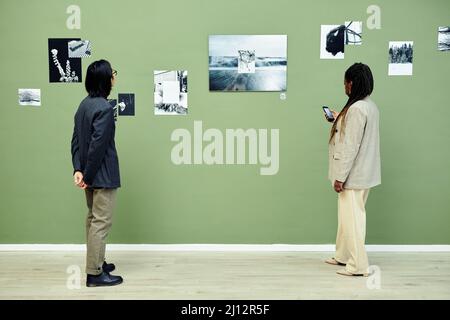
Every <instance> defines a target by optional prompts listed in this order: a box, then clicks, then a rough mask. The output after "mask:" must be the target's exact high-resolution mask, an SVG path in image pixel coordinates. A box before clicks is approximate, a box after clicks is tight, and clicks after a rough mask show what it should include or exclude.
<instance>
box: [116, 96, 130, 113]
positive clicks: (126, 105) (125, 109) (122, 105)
mask: <svg viewBox="0 0 450 320" xmlns="http://www.w3.org/2000/svg"><path fill="white" fill-rule="evenodd" d="M118 101H119V102H118V104H117V108H118V112H119V116H134V93H119V99H118Z"/></svg>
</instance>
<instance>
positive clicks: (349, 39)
mask: <svg viewBox="0 0 450 320" xmlns="http://www.w3.org/2000/svg"><path fill="white" fill-rule="evenodd" d="M344 42H345V44H346V45H354V46H357V45H361V44H362V21H345V30H344Z"/></svg>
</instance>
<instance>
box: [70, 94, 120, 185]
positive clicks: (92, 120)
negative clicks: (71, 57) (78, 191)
mask: <svg viewBox="0 0 450 320" xmlns="http://www.w3.org/2000/svg"><path fill="white" fill-rule="evenodd" d="M74 122H75V126H74V129H73V136H72V164H73V169H74V173H75V172H76V171H81V172H82V173H83V180H84V182H85V183H86V184H87V185H88V186H89V187H91V188H118V187H120V174H119V159H118V157H117V151H116V145H115V142H114V134H115V131H116V124H115V122H114V110H113V108H112V107H111V105H110V104H109V103H108V101H107V100H106V99H105V98H101V97H96V98H91V97H89V96H88V97H86V98H85V99H84V100H83V101H81V103H80V106H79V107H78V110H77V112H76V114H75V118H74Z"/></svg>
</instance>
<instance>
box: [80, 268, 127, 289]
mask: <svg viewBox="0 0 450 320" xmlns="http://www.w3.org/2000/svg"><path fill="white" fill-rule="evenodd" d="M122 282H123V279H122V277H121V276H113V275H110V274H109V273H106V272H104V271H103V272H102V273H100V274H99V275H98V276H94V275H92V274H88V275H87V278H86V287H109V286H115V285H118V284H121V283H122Z"/></svg>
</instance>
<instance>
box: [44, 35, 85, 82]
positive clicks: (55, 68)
mask: <svg viewBox="0 0 450 320" xmlns="http://www.w3.org/2000/svg"><path fill="white" fill-rule="evenodd" d="M74 40H75V41H78V40H81V39H79V38H76V39H73V38H72V39H48V63H49V81H50V82H52V83H53V82H82V75H81V58H70V57H69V49H68V44H69V42H71V41H74Z"/></svg>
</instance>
